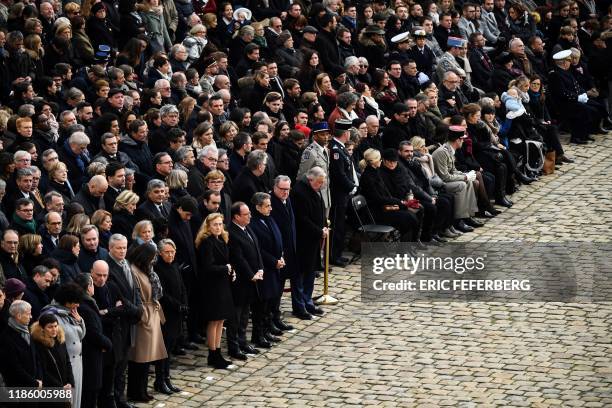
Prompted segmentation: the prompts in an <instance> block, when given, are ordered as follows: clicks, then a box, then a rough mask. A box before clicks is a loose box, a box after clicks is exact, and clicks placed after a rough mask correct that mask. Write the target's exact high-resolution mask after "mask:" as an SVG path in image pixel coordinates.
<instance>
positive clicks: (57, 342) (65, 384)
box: [31, 313, 74, 407]
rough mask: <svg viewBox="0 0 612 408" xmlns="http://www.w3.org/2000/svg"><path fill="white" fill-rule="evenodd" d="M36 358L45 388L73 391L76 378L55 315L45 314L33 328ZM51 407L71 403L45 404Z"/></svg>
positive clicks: (64, 405) (60, 327)
mask: <svg viewBox="0 0 612 408" xmlns="http://www.w3.org/2000/svg"><path fill="white" fill-rule="evenodd" d="M31 333H32V337H31V339H32V341H33V343H34V348H35V350H36V356H37V358H38V361H39V363H40V366H41V369H42V383H43V387H57V388H63V389H71V388H72V387H74V377H73V375H72V366H71V364H70V357H68V350H67V349H66V343H65V341H66V339H65V336H64V329H62V326H60V325H59V323H58V321H57V317H55V315H54V314H53V313H44V314H43V315H41V316H40V318H39V319H38V322H36V323H34V324H33V325H32V328H31ZM45 406H50V407H69V406H70V402H63V403H55V404H45Z"/></svg>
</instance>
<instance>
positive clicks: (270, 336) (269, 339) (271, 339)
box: [264, 333, 281, 344]
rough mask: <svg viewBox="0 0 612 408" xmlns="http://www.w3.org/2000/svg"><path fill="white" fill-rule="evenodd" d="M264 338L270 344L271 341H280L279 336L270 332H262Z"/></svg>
mask: <svg viewBox="0 0 612 408" xmlns="http://www.w3.org/2000/svg"><path fill="white" fill-rule="evenodd" d="M264 339H266V340H268V341H269V342H270V344H272V343H280V341H281V339H280V338H279V337H276V336H273V335H272V334H270V333H266V334H264Z"/></svg>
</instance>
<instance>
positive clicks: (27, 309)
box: [0, 300, 43, 388]
mask: <svg viewBox="0 0 612 408" xmlns="http://www.w3.org/2000/svg"><path fill="white" fill-rule="evenodd" d="M31 312H32V308H31V306H30V304H29V303H28V302H26V301H23V300H16V301H14V302H13V303H12V304H11V306H10V308H9V314H10V317H9V323H8V327H7V328H6V329H5V330H4V332H3V333H2V335H1V337H0V372H1V373H2V377H3V379H4V384H5V385H6V386H7V387H34V388H40V387H42V385H43V384H42V380H40V379H41V378H42V373H41V368H40V365H39V363H38V360H37V357H36V352H35V351H34V342H33V341H32V339H31V338H30V332H29V330H28V324H29V323H30V320H31V318H32V314H31Z"/></svg>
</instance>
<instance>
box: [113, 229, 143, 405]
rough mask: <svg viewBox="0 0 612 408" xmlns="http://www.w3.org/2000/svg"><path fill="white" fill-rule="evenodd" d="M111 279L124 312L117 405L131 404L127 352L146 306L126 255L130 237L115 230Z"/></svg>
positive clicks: (117, 344)
mask: <svg viewBox="0 0 612 408" xmlns="http://www.w3.org/2000/svg"><path fill="white" fill-rule="evenodd" d="M108 251H109V254H108V257H107V258H106V263H108V266H109V279H110V281H111V282H112V283H114V284H115V286H116V287H117V290H118V296H119V300H121V306H122V307H123V308H124V313H123V314H122V315H121V316H120V317H119V324H118V327H117V328H118V330H119V332H120V334H119V335H118V338H117V339H116V341H114V342H113V345H114V347H115V351H116V353H115V356H116V358H117V360H116V361H115V389H114V397H115V402H116V404H117V407H120V408H127V407H128V404H127V402H126V399H125V380H126V379H125V372H126V369H127V363H128V360H127V355H128V351H129V349H130V347H133V346H134V345H135V340H136V338H135V335H136V326H135V325H136V323H138V322H139V321H140V319H141V316H142V313H143V308H142V300H141V298H140V290H139V289H138V284H137V283H136V282H135V280H134V277H133V276H132V270H131V268H130V265H129V264H128V262H127V260H126V259H125V256H126V254H127V238H126V237H124V236H123V235H120V234H113V235H112V236H111V237H110V239H109V241H108Z"/></svg>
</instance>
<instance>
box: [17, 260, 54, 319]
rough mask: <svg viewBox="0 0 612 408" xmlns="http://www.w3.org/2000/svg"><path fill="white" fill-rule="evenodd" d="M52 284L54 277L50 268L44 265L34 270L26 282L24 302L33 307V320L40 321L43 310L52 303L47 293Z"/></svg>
mask: <svg viewBox="0 0 612 408" xmlns="http://www.w3.org/2000/svg"><path fill="white" fill-rule="evenodd" d="M51 282H53V275H51V271H49V268H47V267H46V266H43V265H38V266H36V267H35V268H34V269H33V270H32V276H31V277H29V278H28V280H27V281H26V290H25V292H24V294H23V300H25V301H26V302H28V303H29V304H30V306H31V307H32V319H33V320H38V316H39V315H40V311H41V310H42V308H43V307H45V306H47V305H48V304H49V303H51V299H49V296H48V295H47V292H46V291H47V288H49V286H50V285H51Z"/></svg>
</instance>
